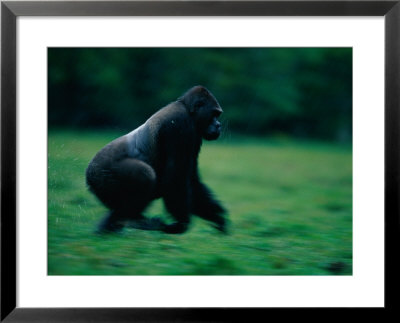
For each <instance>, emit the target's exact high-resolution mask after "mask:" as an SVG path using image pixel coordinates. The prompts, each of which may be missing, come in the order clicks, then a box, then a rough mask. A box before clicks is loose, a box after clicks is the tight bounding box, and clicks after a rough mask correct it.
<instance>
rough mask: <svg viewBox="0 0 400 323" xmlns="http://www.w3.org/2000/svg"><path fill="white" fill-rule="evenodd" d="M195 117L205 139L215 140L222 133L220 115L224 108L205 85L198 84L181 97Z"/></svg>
mask: <svg viewBox="0 0 400 323" xmlns="http://www.w3.org/2000/svg"><path fill="white" fill-rule="evenodd" d="M179 101H181V102H182V103H183V104H184V105H185V106H186V108H187V109H188V111H189V113H190V115H191V116H192V117H193V118H194V120H195V124H196V128H197V131H198V133H199V134H200V135H201V137H202V138H204V139H205V140H215V139H217V138H218V137H219V135H220V134H221V123H220V122H219V121H218V117H219V116H220V115H221V114H222V112H223V111H222V109H221V107H220V105H219V103H218V101H217V100H216V99H215V97H214V96H213V95H212V94H211V92H210V91H208V90H207V89H206V88H205V87H203V86H201V85H198V86H195V87H193V88H191V89H190V90H188V91H187V92H186V93H185V94H184V95H183V96H182V97H181V98H179Z"/></svg>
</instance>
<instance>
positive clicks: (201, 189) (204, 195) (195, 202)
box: [191, 170, 226, 233]
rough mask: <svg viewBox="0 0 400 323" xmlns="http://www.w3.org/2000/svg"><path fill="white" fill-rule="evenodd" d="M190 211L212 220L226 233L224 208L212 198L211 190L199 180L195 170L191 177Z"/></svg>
mask: <svg viewBox="0 0 400 323" xmlns="http://www.w3.org/2000/svg"><path fill="white" fill-rule="evenodd" d="M191 201H192V203H191V213H193V214H195V215H197V216H199V217H201V218H203V219H205V220H207V221H211V222H214V223H215V224H216V228H217V229H218V230H220V231H222V232H225V233H226V219H225V217H224V214H225V213H226V210H225V209H224V208H223V207H222V206H221V204H220V203H219V202H218V201H217V200H216V199H215V198H214V194H213V193H212V192H211V190H210V189H209V188H208V187H207V186H206V185H205V184H203V183H202V182H201V181H200V177H199V175H198V172H197V170H196V171H195V173H194V175H193V177H192V198H191Z"/></svg>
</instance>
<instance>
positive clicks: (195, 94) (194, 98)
mask: <svg viewBox="0 0 400 323" xmlns="http://www.w3.org/2000/svg"><path fill="white" fill-rule="evenodd" d="M208 96H210V92H209V91H208V90H207V89H206V88H205V87H204V86H201V85H197V86H194V87H192V88H191V89H190V90H188V91H187V92H186V93H185V94H184V95H183V96H181V97H180V98H179V99H178V101H180V102H182V103H183V104H184V105H185V106H186V108H187V109H188V111H189V113H190V114H193V113H195V112H196V110H197V109H198V108H199V107H200V106H202V105H203V104H204V103H205V102H206V99H207V97H208Z"/></svg>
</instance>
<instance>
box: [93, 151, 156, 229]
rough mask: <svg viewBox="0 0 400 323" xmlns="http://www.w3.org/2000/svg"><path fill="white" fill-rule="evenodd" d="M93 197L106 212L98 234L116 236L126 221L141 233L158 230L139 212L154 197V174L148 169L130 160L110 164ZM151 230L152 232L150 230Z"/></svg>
mask: <svg viewBox="0 0 400 323" xmlns="http://www.w3.org/2000/svg"><path fill="white" fill-rule="evenodd" d="M106 173H107V174H108V177H107V180H105V181H103V185H102V187H100V188H98V189H97V192H96V193H98V194H97V196H98V197H99V198H100V200H101V201H102V202H103V203H104V204H105V205H106V206H108V207H109V208H110V210H111V211H110V212H109V213H108V214H107V216H106V217H105V218H104V219H103V220H102V221H101V222H100V224H99V228H98V231H99V232H116V231H119V230H121V229H122V227H123V226H124V224H125V222H126V221H129V220H133V221H136V222H137V223H141V222H142V224H141V227H140V226H139V227H140V228H142V229H147V230H150V229H153V230H159V229H160V226H161V224H160V223H156V222H154V223H152V222H151V221H147V220H145V218H144V217H143V215H142V212H143V210H144V209H145V208H146V206H147V205H148V204H149V203H150V201H152V200H153V199H154V197H155V185H156V174H155V172H154V170H153V168H152V167H151V166H149V165H148V164H146V163H144V162H142V161H140V160H137V159H133V158H125V159H123V160H121V161H118V162H116V163H114V164H113V165H112V166H111V167H110V169H109V171H108V172H106ZM151 226H152V227H153V228H151Z"/></svg>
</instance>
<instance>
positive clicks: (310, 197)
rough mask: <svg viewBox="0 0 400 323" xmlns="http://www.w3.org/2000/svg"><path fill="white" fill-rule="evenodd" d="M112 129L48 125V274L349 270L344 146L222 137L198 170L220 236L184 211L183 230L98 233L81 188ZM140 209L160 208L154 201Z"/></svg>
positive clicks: (206, 149)
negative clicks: (225, 229) (217, 208)
mask: <svg viewBox="0 0 400 323" xmlns="http://www.w3.org/2000/svg"><path fill="white" fill-rule="evenodd" d="M118 135H119V134H118V133H95V132H74V131H50V133H49V142H48V145H49V147H48V154H49V155H48V158H49V159H48V273H49V275H351V274H352V154H351V147H350V146H349V147H343V146H338V145H334V144H325V143H307V142H293V141H284V140H261V139H248V138H222V139H221V140H219V141H217V142H207V143H204V145H203V149H202V152H201V154H200V161H199V164H200V171H201V174H202V178H203V180H204V182H205V183H207V184H208V185H209V186H210V188H211V189H212V190H213V191H214V192H215V193H216V195H217V196H218V198H219V199H220V200H221V201H222V203H223V204H224V206H225V207H226V208H227V209H228V211H229V217H230V221H231V224H230V227H229V231H230V234H229V235H224V234H221V233H219V232H217V231H216V230H215V229H213V228H212V227H211V226H210V225H209V224H208V223H207V222H205V221H203V220H201V219H198V218H194V219H193V223H192V225H191V228H190V230H189V231H188V232H187V233H185V234H183V235H167V234H163V233H161V232H150V231H140V230H135V229H125V230H124V231H123V233H121V234H118V235H117V234H111V235H105V236H98V235H96V234H94V233H93V232H94V230H95V227H96V225H97V223H98V221H99V220H100V219H101V217H102V216H103V214H104V213H105V211H106V209H105V208H104V207H103V206H102V205H101V204H100V203H99V202H98V201H97V200H96V198H95V197H94V196H92V195H91V194H90V193H89V192H88V191H87V189H86V185H85V177H84V174H85V169H86V166H87V164H88V163H89V161H90V159H91V158H92V157H93V155H94V154H95V153H96V152H97V151H98V150H99V149H100V148H101V147H102V146H104V145H105V144H106V143H107V142H109V141H110V140H112V139H113V138H115V137H117V136H118ZM146 214H147V215H149V216H155V215H158V216H159V215H161V216H163V217H164V216H165V217H168V215H167V214H166V212H165V211H164V209H163V205H162V202H161V201H155V202H154V203H153V204H152V205H151V207H150V208H148V209H147V211H146Z"/></svg>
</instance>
